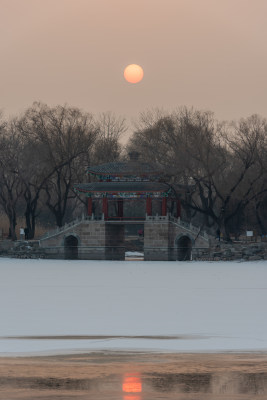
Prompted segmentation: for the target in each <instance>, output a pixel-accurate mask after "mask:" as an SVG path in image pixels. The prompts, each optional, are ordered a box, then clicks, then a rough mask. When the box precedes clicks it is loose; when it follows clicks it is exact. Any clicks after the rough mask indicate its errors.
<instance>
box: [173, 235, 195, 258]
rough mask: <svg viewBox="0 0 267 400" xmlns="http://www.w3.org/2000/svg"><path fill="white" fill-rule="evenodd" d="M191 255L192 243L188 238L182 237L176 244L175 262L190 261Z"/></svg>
mask: <svg viewBox="0 0 267 400" xmlns="http://www.w3.org/2000/svg"><path fill="white" fill-rule="evenodd" d="M191 253H192V242H191V239H190V238H189V237H188V236H182V237H180V239H179V240H178V242H177V260H178V261H190V260H191Z"/></svg>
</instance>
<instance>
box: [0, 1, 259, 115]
mask: <svg viewBox="0 0 267 400" xmlns="http://www.w3.org/2000/svg"><path fill="white" fill-rule="evenodd" d="M266 40H267V1H266V0H130V1H128V0H0V47H1V53H0V54H1V64H0V69H1V73H0V93H1V96H0V108H2V109H3V110H4V112H5V114H6V115H10V114H14V113H15V114H17V113H19V112H21V111H23V110H24V109H25V108H26V107H28V106H30V105H31V104H32V102H33V101H35V100H40V101H42V102H45V103H47V104H49V105H55V104H64V103H67V104H69V105H73V106H77V107H80V108H82V109H83V110H85V111H90V112H93V113H98V112H102V111H108V110H110V111H114V112H115V113H116V114H117V115H123V116H125V117H126V118H127V120H128V121H129V122H130V121H131V119H132V118H135V117H137V116H138V114H139V112H140V111H143V110H145V109H147V108H151V107H163V108H166V109H174V108H175V107H177V106H181V105H186V106H194V107H195V108H198V109H209V110H212V111H214V112H215V115H216V116H217V118H219V119H228V120H231V119H238V118H240V117H242V116H243V117H246V116H248V115H251V114H252V113H259V114H261V115H262V116H265V117H267V108H266V105H267V80H266V75H267V44H266ZM131 63H136V64H140V65H141V66H142V67H143V69H144V79H143V81H142V82H140V83H138V84H134V85H133V84H129V83H127V82H126V81H125V80H124V78H123V70H124V67H125V66H126V65H127V64H131Z"/></svg>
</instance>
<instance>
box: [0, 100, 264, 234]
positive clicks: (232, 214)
mask: <svg viewBox="0 0 267 400" xmlns="http://www.w3.org/2000/svg"><path fill="white" fill-rule="evenodd" d="M126 130H127V126H126V123H125V120H124V119H123V118H121V117H116V116H115V115H114V114H112V113H103V114H101V115H99V116H97V117H96V116H94V115H92V114H89V113H84V112H82V111H81V110H79V109H77V108H74V107H68V106H56V107H49V106H47V105H45V104H42V103H34V104H33V106H32V107H30V108H29V109H28V110H26V111H25V112H24V113H23V114H22V115H21V116H19V117H16V118H13V119H11V120H8V121H6V120H4V118H3V117H2V118H1V122H0V152H1V154H0V163H1V169H0V207H1V208H2V212H4V213H5V214H6V215H7V217H8V220H9V224H10V235H11V237H12V239H13V240H15V239H16V232H15V228H16V225H17V217H18V216H22V215H23V216H24V217H25V226H27V228H28V230H29V238H34V234H35V224H36V220H37V219H38V218H39V219H43V220H44V218H45V219H46V220H49V221H53V222H54V224H55V225H57V226H62V225H63V224H64V223H65V221H66V220H67V219H69V220H70V219H72V217H73V215H74V212H75V210H77V207H79V206H80V205H81V204H82V203H84V206H85V204H86V199H85V198H79V197H78V195H77V194H76V193H75V192H74V191H73V184H74V183H77V182H85V181H86V180H87V177H86V175H85V170H86V167H87V166H89V165H96V164H100V163H106V162H112V161H116V160H119V159H121V158H125V157H126V154H127V153H128V152H130V151H137V152H138V153H139V154H140V157H141V158H142V159H143V160H145V161H147V162H152V163H155V162H156V163H158V164H160V165H161V166H162V171H163V176H162V179H163V180H164V181H165V182H167V183H169V184H170V185H172V187H173V189H174V190H175V191H176V192H177V197H179V198H180V200H181V203H182V206H183V207H182V209H183V215H182V216H183V218H184V219H186V220H188V221H192V222H194V223H197V224H198V225H200V226H203V228H204V227H205V229H206V228H210V229H211V230H212V231H213V232H215V231H216V230H217V229H218V228H219V229H220V230H221V232H223V235H224V237H225V238H226V239H229V238H230V234H235V235H236V236H238V235H239V234H241V233H243V232H244V231H245V230H248V229H249V230H250V229H252V230H256V231H257V232H258V233H259V234H266V233H267V210H266V205H267V196H266V194H267V169H266V166H267V165H266V163H267V156H266V155H267V121H266V120H265V119H263V118H262V117H260V116H258V115H252V116H251V117H249V118H245V119H241V120H240V121H238V122H231V123H229V122H223V123H221V122H218V121H216V119H215V118H214V115H213V114H212V113H211V112H203V111H198V110H194V109H188V108H185V107H184V108H179V109H177V110H176V111H174V112H164V111H159V110H152V111H148V112H145V113H142V114H141V115H140V118H139V120H138V122H137V123H136V127H135V131H134V133H133V135H132V136H131V138H130V139H129V141H128V143H127V145H126V146H125V147H122V145H121V144H120V138H121V135H122V134H123V133H124V132H126Z"/></svg>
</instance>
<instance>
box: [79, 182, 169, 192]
mask: <svg viewBox="0 0 267 400" xmlns="http://www.w3.org/2000/svg"><path fill="white" fill-rule="evenodd" d="M74 189H76V190H77V191H79V192H84V193H90V192H103V193H106V192H168V191H169V190H170V187H169V185H167V184H165V183H162V182H92V183H77V184H75V185H74Z"/></svg>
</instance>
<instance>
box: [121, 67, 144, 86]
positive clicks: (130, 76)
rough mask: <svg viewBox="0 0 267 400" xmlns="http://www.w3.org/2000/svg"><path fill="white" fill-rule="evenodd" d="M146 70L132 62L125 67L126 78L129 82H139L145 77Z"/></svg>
mask: <svg viewBox="0 0 267 400" xmlns="http://www.w3.org/2000/svg"><path fill="white" fill-rule="evenodd" d="M143 76H144V71H143V68H142V67H140V65H137V64H130V65H127V67H126V68H125V69H124V78H125V79H126V81H127V82H129V83H138V82H140V81H141V80H142V79H143Z"/></svg>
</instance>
